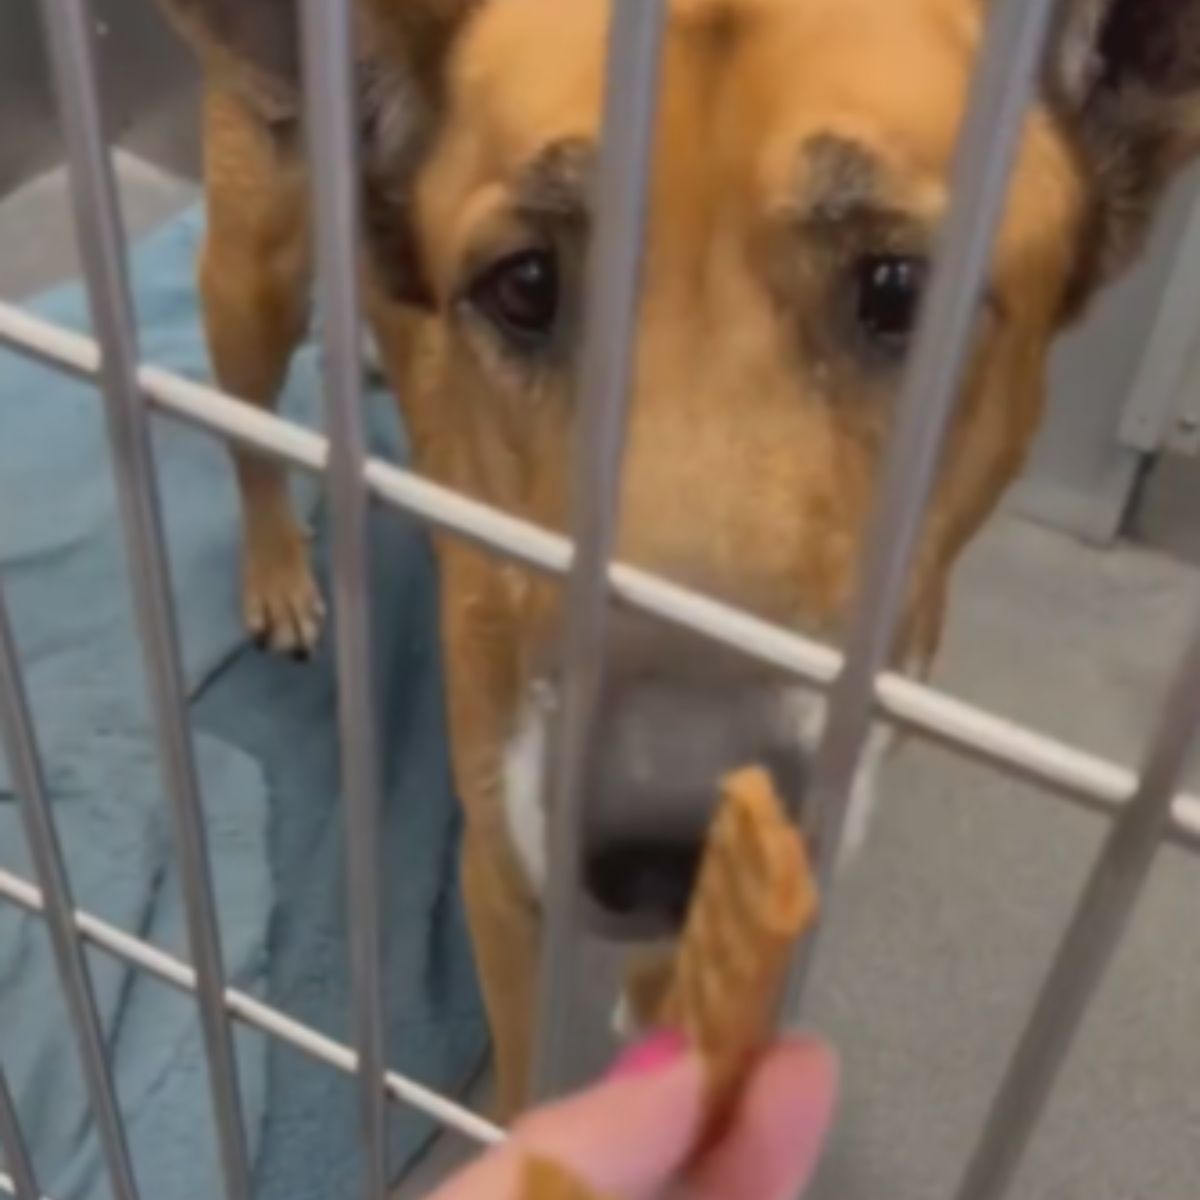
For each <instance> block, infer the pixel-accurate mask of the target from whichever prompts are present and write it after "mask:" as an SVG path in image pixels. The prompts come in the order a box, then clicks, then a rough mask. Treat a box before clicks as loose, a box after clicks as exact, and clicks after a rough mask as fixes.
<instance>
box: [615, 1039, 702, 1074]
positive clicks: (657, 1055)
mask: <svg viewBox="0 0 1200 1200" xmlns="http://www.w3.org/2000/svg"><path fill="white" fill-rule="evenodd" d="M686 1053H687V1039H686V1038H685V1037H684V1036H683V1034H681V1033H676V1032H675V1031H674V1030H671V1029H663V1030H659V1031H658V1032H657V1033H652V1034H650V1036H649V1037H646V1038H643V1039H642V1040H641V1041H639V1042H636V1043H635V1044H634V1045H632V1046H630V1047H628V1049H626V1050H624V1051H623V1052H622V1053H621V1054H620V1056H619V1057H618V1058H617V1061H616V1062H615V1063H613V1065H612V1067H611V1068H610V1069H609V1072H608V1075H607V1078H608V1079H628V1078H629V1077H630V1076H633V1075H649V1074H651V1073H653V1072H655V1071H661V1070H662V1069H663V1068H664V1067H669V1066H670V1065H671V1064H672V1063H674V1062H678V1061H679V1059H681V1058H682V1057H683V1056H684V1055H685V1054H686Z"/></svg>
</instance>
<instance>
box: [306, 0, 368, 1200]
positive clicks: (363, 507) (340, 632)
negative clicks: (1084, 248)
mask: <svg viewBox="0 0 1200 1200" xmlns="http://www.w3.org/2000/svg"><path fill="white" fill-rule="evenodd" d="M302 11H303V18H304V20H303V44H304V47H303V48H304V71H305V83H306V87H305V96H306V98H307V109H306V115H307V119H308V136H309V139H310V144H311V147H312V152H313V154H314V156H315V157H316V159H317V160H318V161H320V162H322V163H323V164H324V168H323V169H322V170H319V171H314V172H312V177H313V189H314V194H315V201H316V204H315V213H316V243H317V294H318V299H319V300H320V301H321V302H322V322H321V331H322V333H321V337H322V345H323V349H324V358H325V363H324V366H325V388H326V404H325V412H326V418H327V422H328V426H329V430H330V435H331V439H330V455H329V483H330V491H331V497H332V515H333V586H334V605H333V616H334V624H335V636H336V641H337V678H338V734H339V740H340V745H341V770H342V787H343V791H344V793H345V795H344V804H345V813H346V826H345V828H346V855H347V860H346V861H347V887H348V889H349V909H348V912H349V914H352V915H349V916H348V918H347V921H348V924H349V931H350V958H351V975H352V977H353V986H354V1029H355V1041H356V1042H357V1046H358V1063H359V1068H360V1069H359V1071H358V1084H359V1088H360V1094H359V1105H360V1122H361V1135H362V1141H363V1151H364V1154H365V1157H366V1170H365V1192H366V1196H367V1200H386V1196H387V1192H388V1178H387V1125H386V1118H387V1109H386V1097H385V1095H384V1091H383V1087H382V1083H381V1081H382V1080H383V1075H384V1058H385V1052H384V1040H383V980H382V968H381V960H382V953H383V952H382V945H381V939H380V912H379V836H378V825H379V821H378V812H379V802H380V794H379V780H378V753H377V749H378V747H377V737H376V719H375V703H374V678H375V672H374V660H373V658H372V655H371V606H370V598H369V596H368V579H369V562H368V555H369V546H368V530H367V516H368V492H367V485H366V481H365V480H364V478H363V471H362V468H363V463H364V462H365V461H366V439H365V434H364V431H363V418H362V406H363V395H362V365H361V364H362V342H361V340H360V338H361V333H360V320H359V271H358V249H359V244H358V229H359V179H358V170H357V165H358V154H357V105H356V93H355V88H354V59H353V28H352V17H351V9H350V5H349V3H347V2H346V0H305V3H304V5H303V10H302Z"/></svg>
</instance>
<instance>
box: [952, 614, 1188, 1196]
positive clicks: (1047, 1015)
mask: <svg viewBox="0 0 1200 1200" xmlns="http://www.w3.org/2000/svg"><path fill="white" fill-rule="evenodd" d="M1198 732H1200V625H1198V626H1197V629H1196V633H1195V635H1194V637H1193V640H1192V643H1191V645H1190V646H1189V647H1188V651H1187V654H1186V656H1185V658H1184V662H1183V665H1182V667H1181V668H1180V670H1179V673H1178V675H1177V676H1176V678H1175V680H1174V682H1173V683H1172V686H1171V688H1170V689H1169V692H1168V695H1167V699H1166V703H1165V704H1164V706H1163V710H1162V717H1161V719H1160V721H1159V725H1158V728H1157V730H1156V732H1155V734H1154V736H1153V738H1152V739H1151V743H1150V748H1149V750H1148V752H1147V754H1146V758H1145V761H1144V766H1143V770H1142V775H1141V782H1140V783H1139V785H1138V789H1137V793H1136V794H1135V796H1134V798H1133V800H1132V801H1131V802H1130V804H1129V806H1128V807H1127V808H1126V809H1125V810H1124V811H1123V812H1122V813H1121V815H1120V816H1119V817H1118V818H1117V819H1116V822H1115V823H1114V825H1113V827H1112V830H1111V831H1110V833H1109V835H1108V839H1107V840H1106V842H1105V844H1104V847H1103V849H1102V850H1101V851H1100V855H1099V857H1098V858H1097V860H1096V864H1095V866H1094V867H1093V868H1092V873H1091V876H1090V877H1089V879H1088V881H1087V885H1086V886H1085V888H1084V890H1083V894H1082V896H1081V897H1080V900H1079V903H1078V905H1077V907H1076V909H1075V913H1074V915H1073V916H1072V918H1071V921H1070V924H1069V925H1068V927H1067V932H1066V935H1065V936H1064V938H1063V940H1062V943H1061V945H1060V946H1059V949H1058V953H1057V954H1056V955H1055V958H1054V963H1053V965H1052V966H1051V968H1050V971H1049V974H1048V975H1047V978H1046V982H1045V984H1044V985H1043V987H1042V990H1041V993H1040V995H1039V996H1038V999H1037V1002H1036V1004H1035V1005H1034V1009H1033V1013H1032V1015H1031V1016H1030V1019H1029V1023H1028V1024H1027V1025H1026V1027H1025V1031H1024V1033H1023V1034H1022V1035H1021V1040H1020V1043H1019V1044H1018V1046H1017V1049H1016V1053H1015V1054H1014V1055H1013V1058H1012V1062H1011V1063H1010V1064H1009V1067H1008V1071H1007V1073H1006V1074H1005V1077H1004V1081H1003V1083H1002V1084H1001V1086H1000V1090H999V1091H998V1093H997V1094H996V1098H995V1100H994V1101H993V1103H992V1107H991V1111H990V1113H989V1116H988V1121H987V1125H986V1126H985V1128H984V1132H983V1135H982V1137H981V1138H980V1141H979V1145H978V1146H977V1147H976V1149H975V1153H974V1154H973V1155H972V1157H971V1160H970V1163H969V1165H968V1167H967V1171H966V1174H965V1176H964V1178H963V1182H962V1185H961V1187H960V1188H959V1190H958V1192H957V1193H956V1195H957V1196H958V1200H1000V1198H1001V1197H1002V1196H1003V1195H1004V1194H1005V1193H1006V1192H1007V1191H1008V1189H1009V1186H1010V1184H1011V1183H1012V1180H1013V1176H1014V1175H1015V1174H1016V1170H1017V1167H1018V1166H1019V1165H1020V1161H1021V1157H1022V1155H1023V1154H1024V1152H1025V1148H1026V1146H1027V1145H1028V1144H1029V1139H1030V1137H1031V1136H1032V1134H1033V1131H1034V1128H1035V1127H1036V1125H1037V1122H1038V1120H1039V1118H1040V1116H1041V1114H1042V1111H1043V1110H1044V1108H1045V1106H1046V1101H1047V1099H1048V1098H1049V1095H1050V1091H1051V1089H1052V1088H1053V1086H1054V1083H1055V1081H1056V1080H1057V1078H1058V1075H1059V1072H1060V1071H1061V1069H1062V1066H1063V1063H1064V1062H1065V1061H1066V1058H1067V1055H1068V1053H1069V1052H1070V1049H1071V1045H1072V1043H1073V1041H1074V1039H1075V1036H1076V1034H1077V1033H1078V1031H1079V1026H1080V1023H1081V1022H1082V1020H1083V1017H1084V1014H1085V1013H1086V1011H1087V1007H1088V1004H1089V1003H1090V1002H1091V999H1092V997H1093V996H1094V995H1095V994H1096V990H1097V988H1098V987H1099V985H1100V982H1101V980H1102V979H1103V977H1104V972H1105V970H1106V969H1107V967H1108V964H1109V962H1110V961H1111V959H1112V956H1113V954H1114V953H1115V952H1116V949H1117V947H1118V945H1119V944H1120V941H1121V938H1122V936H1123V935H1124V933H1125V930H1126V928H1127V926H1128V924H1129V919H1130V917H1131V916H1132V914H1133V909H1134V906H1135V905H1136V904H1137V902H1138V899H1139V898H1140V896H1141V894H1142V891H1143V890H1144V888H1145V886H1146V881H1147V880H1148V879H1149V876H1150V869H1151V867H1152V866H1153V865H1154V857H1155V854H1156V852H1157V851H1158V848H1159V845H1160V844H1161V842H1162V838H1163V834H1164V833H1165V832H1166V827H1167V821H1168V819H1169V816H1170V811H1171V802H1172V799H1173V797H1174V795H1175V788H1176V786H1177V784H1178V783H1179V779H1180V777H1181V776H1182V774H1183V772H1184V770H1185V769H1186V767H1187V763H1188V758H1189V756H1190V754H1191V751H1192V749H1193V747H1194V746H1195V743H1196V738H1197V734H1198Z"/></svg>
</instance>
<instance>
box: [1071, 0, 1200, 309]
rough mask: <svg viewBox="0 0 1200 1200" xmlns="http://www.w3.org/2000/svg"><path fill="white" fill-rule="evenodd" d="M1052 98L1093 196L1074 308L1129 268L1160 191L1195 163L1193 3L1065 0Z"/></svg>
mask: <svg viewBox="0 0 1200 1200" xmlns="http://www.w3.org/2000/svg"><path fill="white" fill-rule="evenodd" d="M1050 93H1051V102H1052V104H1053V105H1054V107H1055V109H1056V110H1057V112H1058V114H1059V116H1060V118H1061V119H1062V120H1063V121H1064V123H1065V125H1066V127H1067V128H1068V129H1070V130H1071V132H1072V134H1073V137H1074V139H1075V141H1076V144H1077V145H1078V147H1079V149H1080V152H1081V154H1082V156H1083V160H1084V165H1085V168H1086V170H1087V172H1088V174H1089V175H1090V178H1091V185H1092V192H1093V201H1094V220H1093V222H1092V225H1091V228H1090V229H1089V231H1088V236H1087V238H1086V246H1085V248H1084V250H1083V258H1082V260H1081V263H1080V268H1079V273H1078V278H1077V280H1076V285H1075V288H1074V292H1075V296H1074V299H1075V300H1076V301H1077V302H1078V301H1082V300H1083V299H1084V298H1086V296H1087V295H1088V294H1090V293H1091V292H1092V291H1094V290H1095V289H1096V288H1097V287H1099V286H1100V285H1102V284H1103V283H1105V282H1106V281H1107V280H1109V279H1111V278H1112V277H1113V276H1114V275H1116V274H1117V273H1118V272H1119V271H1120V270H1121V269H1122V268H1124V267H1125V266H1126V265H1128V263H1129V262H1130V261H1131V260H1132V259H1133V258H1134V256H1135V255H1136V254H1137V252H1138V251H1139V250H1140V249H1141V247H1142V245H1143V242H1144V239H1145V236H1146V234H1147V232H1148V230H1149V227H1150V222H1151V220H1152V218H1153V216H1154V214H1155V211H1156V209H1157V205H1158V202H1159V200H1160V199H1161V198H1162V196H1163V194H1164V192H1165V191H1166V188H1167V185H1168V184H1169V183H1170V181H1171V180H1172V178H1173V177H1174V176H1175V174H1176V173H1177V172H1178V171H1179V169H1180V168H1181V167H1183V166H1184V165H1185V164H1186V163H1188V162H1189V161H1190V160H1191V159H1192V158H1193V157H1195V156H1196V155H1197V154H1198V153H1200V0H1072V2H1071V3H1069V4H1068V5H1067V6H1066V9H1065V13H1064V16H1063V20H1062V26H1061V29H1060V32H1059V40H1058V43H1057V45H1056V47H1055V54H1054V57H1053V62H1052V66H1051V82H1050Z"/></svg>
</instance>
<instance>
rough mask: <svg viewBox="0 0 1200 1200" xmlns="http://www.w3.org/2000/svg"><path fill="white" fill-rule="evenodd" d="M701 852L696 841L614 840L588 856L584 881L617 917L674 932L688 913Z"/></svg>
mask: <svg viewBox="0 0 1200 1200" xmlns="http://www.w3.org/2000/svg"><path fill="white" fill-rule="evenodd" d="M700 855H701V846H700V844H699V843H696V842H693V843H690V844H689V843H684V842H653V841H647V842H632V841H631V842H614V843H613V844H612V845H609V846H605V847H602V848H600V849H598V850H596V851H594V852H593V853H592V854H590V855H589V856H588V860H587V863H586V865H585V868H584V877H585V884H586V887H587V889H588V892H589V893H590V894H591V896H592V897H593V899H594V900H595V901H596V902H597V903H598V904H599V905H600V906H601V907H602V908H603V909H604V910H605V912H606V913H609V914H611V915H612V916H613V917H614V918H616V919H617V920H618V921H621V922H627V921H635V922H638V923H639V924H644V925H645V927H646V929H647V931H648V932H651V933H653V932H659V931H663V930H665V931H674V930H676V929H678V928H679V927H680V926H681V925H682V924H683V919H684V916H685V915H686V913H687V906H688V900H689V899H690V898H691V894H692V884H693V883H694V882H695V878H696V871H697V869H698V867H699V865H700Z"/></svg>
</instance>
